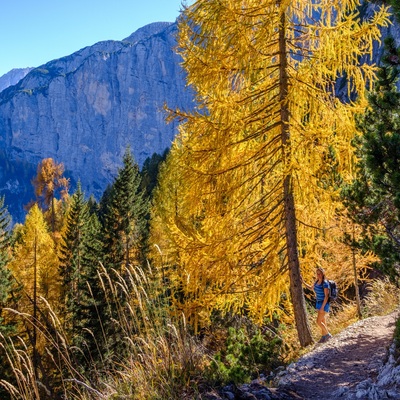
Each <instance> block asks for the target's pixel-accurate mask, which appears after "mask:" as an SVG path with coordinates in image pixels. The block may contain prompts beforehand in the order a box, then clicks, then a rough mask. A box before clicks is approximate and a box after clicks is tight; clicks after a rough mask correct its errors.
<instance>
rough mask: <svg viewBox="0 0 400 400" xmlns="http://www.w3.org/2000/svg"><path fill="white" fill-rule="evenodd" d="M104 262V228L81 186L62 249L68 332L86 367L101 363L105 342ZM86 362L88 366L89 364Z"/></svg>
mask: <svg viewBox="0 0 400 400" xmlns="http://www.w3.org/2000/svg"><path fill="white" fill-rule="evenodd" d="M101 259H102V243H101V241H100V224H99V221H98V219H97V216H96V215H95V214H90V212H89V204H88V203H87V202H86V201H85V200H84V194H83V192H82V189H81V185H80V183H78V186H77V190H76V192H75V193H74V195H73V196H72V198H71V206H70V210H69V213H68V217H67V229H66V233H65V235H64V237H63V245H62V247H61V256H60V263H61V269H60V274H61V277H62V291H61V304H63V311H64V319H65V326H66V331H67V333H68V335H69V338H70V341H71V344H72V345H73V346H74V347H76V348H79V351H78V352H77V353H76V358H77V359H78V361H79V363H80V365H81V366H82V367H87V363H88V362H89V360H97V359H98V358H99V356H100V355H99V354H98V351H97V342H101V341H102V335H101V327H100V324H101V321H100V318H99V314H100V312H99V310H98V307H101V304H102V303H104V300H103V299H104V294H103V293H102V290H100V288H99V286H100V281H99V277H98V271H99V269H100V265H101V264H100V262H101ZM85 361H86V363H85Z"/></svg>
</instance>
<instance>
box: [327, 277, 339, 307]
mask: <svg viewBox="0 0 400 400" xmlns="http://www.w3.org/2000/svg"><path fill="white" fill-rule="evenodd" d="M328 283H329V302H331V301H335V300H337V297H338V288H337V285H336V282H335V281H333V280H328Z"/></svg>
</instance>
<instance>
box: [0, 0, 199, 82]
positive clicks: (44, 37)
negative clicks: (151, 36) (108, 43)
mask: <svg viewBox="0 0 400 400" xmlns="http://www.w3.org/2000/svg"><path fill="white" fill-rule="evenodd" d="M193 3H194V0H188V1H186V4H193ZM181 4H182V1H181V0H116V1H111V0H0V76H1V75H3V74H5V73H6V72H8V71H10V70H11V69H13V68H24V67H37V66H39V65H41V64H44V63H46V62H48V61H51V60H53V59H56V58H60V57H63V56H66V55H68V54H71V53H73V52H75V51H77V50H79V49H81V48H83V47H86V46H90V45H92V44H94V43H96V42H99V41H101V40H121V39H124V38H126V37H128V36H129V35H130V34H131V33H133V32H134V31H135V30H136V29H138V28H140V27H142V26H144V25H147V24H149V23H151V22H159V21H170V22H174V21H175V20H176V18H177V17H178V15H179V10H180V9H181Z"/></svg>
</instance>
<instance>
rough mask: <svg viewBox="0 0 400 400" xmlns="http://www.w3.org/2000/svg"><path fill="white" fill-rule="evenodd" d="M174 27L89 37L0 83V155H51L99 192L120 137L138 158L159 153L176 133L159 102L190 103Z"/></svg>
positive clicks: (33, 160) (108, 178)
mask: <svg viewBox="0 0 400 400" xmlns="http://www.w3.org/2000/svg"><path fill="white" fill-rule="evenodd" d="M176 31H177V28H176V24H174V23H154V24H151V25H148V26H145V27H143V28H141V29H139V30H138V31H136V32H135V33H134V34H132V35H131V36H129V37H128V38H127V39H125V40H122V41H104V42H100V43H96V44H95V45H93V46H90V47H86V48H84V49H81V50H80V51H77V52H76V53H74V54H72V55H70V56H67V57H64V58H61V59H58V60H54V61H51V62H49V63H47V64H44V65H42V66H40V67H38V68H35V69H33V70H31V71H30V72H29V73H28V74H27V75H26V76H25V77H24V78H23V79H22V80H19V81H18V82H17V83H16V84H15V85H14V86H9V87H7V88H6V89H4V90H3V91H2V92H1V93H0V149H2V151H3V152H4V154H2V155H0V157H4V158H5V159H7V162H8V163H10V162H11V163H27V164H29V165H31V166H36V165H37V164H38V162H40V161H41V160H42V159H43V158H47V157H52V158H53V159H54V160H56V161H57V162H63V163H64V165H65V169H66V171H70V172H69V173H70V175H71V177H72V178H73V180H74V181H77V180H78V179H80V180H81V182H82V187H83V189H84V190H85V192H86V193H87V194H91V193H94V194H95V195H97V196H99V195H101V194H102V192H103V190H104V189H105V187H106V185H107V184H108V183H111V182H112V179H113V177H114V176H115V174H116V172H117V168H118V167H119V166H120V165H121V163H122V156H123V153H124V151H125V149H126V147H127V145H128V144H129V145H130V146H131V149H132V152H133V154H134V156H135V159H136V161H137V162H138V163H139V164H141V163H142V162H143V161H144V160H145V159H146V158H147V157H148V156H151V155H152V154H153V153H154V152H158V153H162V152H163V151H164V150H165V149H166V148H167V147H169V146H170V145H171V141H172V140H173V138H174V136H175V134H176V124H174V123H171V124H167V123H166V122H165V112H164V111H163V106H164V104H168V106H169V107H173V108H174V107H180V108H181V109H182V108H183V109H187V108H190V107H192V105H193V101H192V99H193V93H191V92H190V90H187V89H186V88H185V76H184V73H183V71H182V69H181V67H180V62H181V59H180V58H179V56H177V55H176V54H175V53H174V46H175V45H176V41H175V34H176ZM3 178H4V177H3ZM0 179H1V177H0ZM1 184H2V182H0V189H1ZM3 184H4V185H5V182H3ZM28 184H29V185H30V183H28ZM4 187H5V186H3V189H4Z"/></svg>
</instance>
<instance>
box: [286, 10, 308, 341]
mask: <svg viewBox="0 0 400 400" xmlns="http://www.w3.org/2000/svg"><path fill="white" fill-rule="evenodd" d="M285 25H286V16H285V13H284V12H282V13H281V26H280V29H279V55H280V77H279V81H280V85H279V91H280V94H279V100H280V113H281V123H282V128H281V129H282V131H281V135H282V146H283V152H284V156H283V157H284V160H283V165H284V168H285V169H287V168H289V169H290V164H291V147H290V146H291V144H290V130H289V107H288V87H289V82H288V72H287V69H288V65H287V58H286V31H285V29H286V27H285ZM285 174H286V175H285V178H284V182H283V196H284V219H285V237H286V246H287V254H288V265H289V278H290V295H291V299H292V303H293V310H294V318H295V323H296V329H297V334H298V337H299V341H300V345H301V346H303V347H304V346H307V345H309V344H311V343H312V342H313V339H312V335H311V329H310V324H309V322H308V317H307V312H306V304H305V300H304V293H303V288H302V284H301V280H300V262H299V256H298V249H297V229H296V209H295V203H294V196H293V186H292V176H291V173H290V170H289V171H285Z"/></svg>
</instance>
